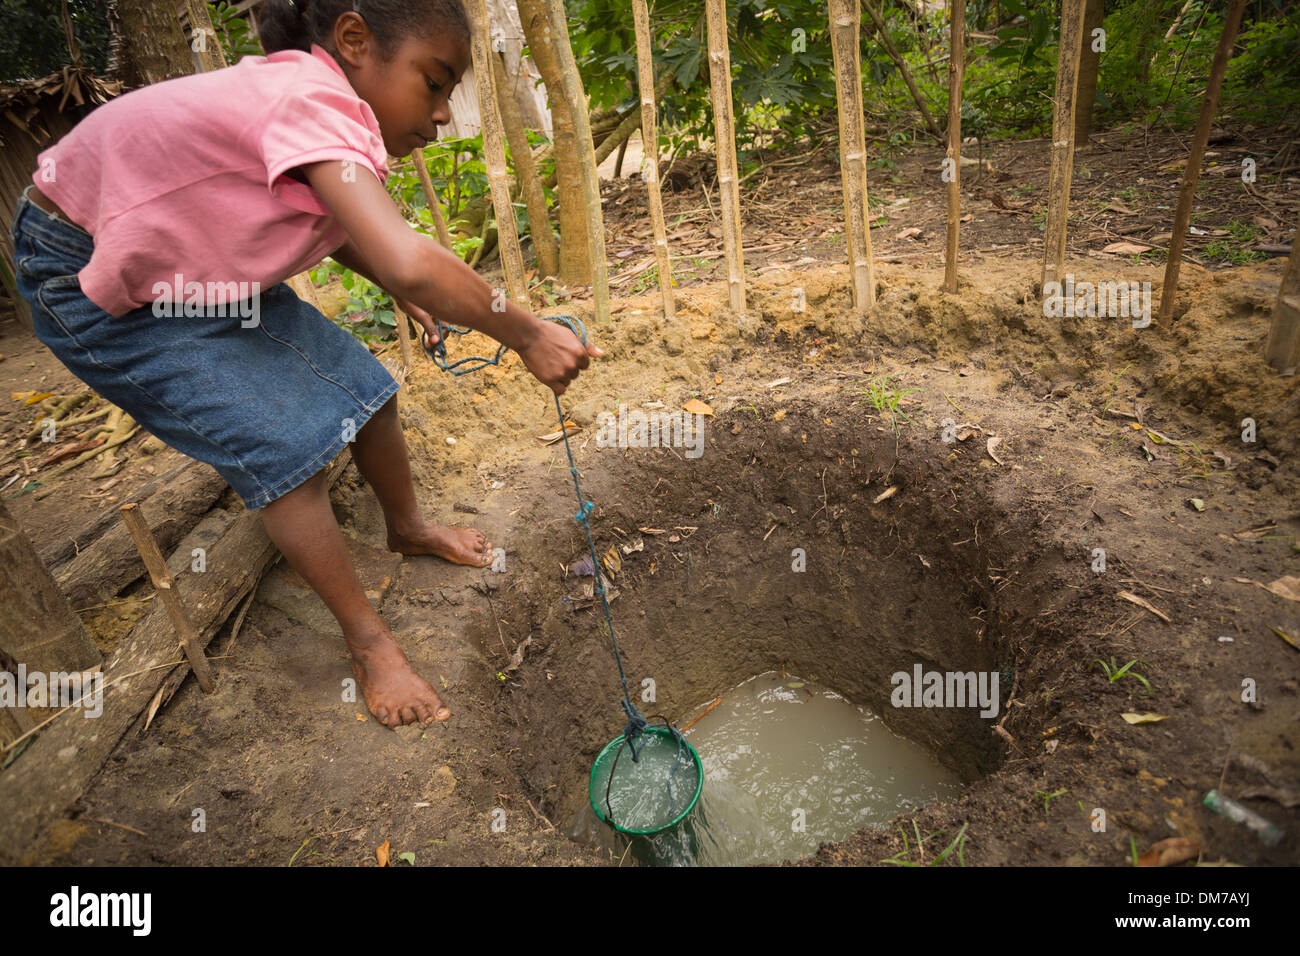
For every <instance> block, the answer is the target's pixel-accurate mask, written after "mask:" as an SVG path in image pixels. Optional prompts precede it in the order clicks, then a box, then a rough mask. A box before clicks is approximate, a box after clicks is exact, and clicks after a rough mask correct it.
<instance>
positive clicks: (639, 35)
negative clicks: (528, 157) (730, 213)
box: [623, 0, 676, 319]
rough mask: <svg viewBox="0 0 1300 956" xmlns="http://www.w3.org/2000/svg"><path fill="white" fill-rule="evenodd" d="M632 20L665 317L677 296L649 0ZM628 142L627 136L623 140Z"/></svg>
mask: <svg viewBox="0 0 1300 956" xmlns="http://www.w3.org/2000/svg"><path fill="white" fill-rule="evenodd" d="M632 20H633V24H634V26H635V27H636V69H637V87H638V90H639V92H640V94H641V146H642V150H643V151H644V153H645V158H644V159H643V160H642V162H643V163H644V167H643V169H644V175H645V183H646V195H647V196H648V198H649V200H650V222H651V225H652V226H653V228H654V233H655V259H656V261H657V262H658V263H659V295H660V296H661V297H662V300H663V305H664V318H666V319H671V318H672V317H673V316H674V315H676V306H675V303H674V297H673V268H672V262H671V260H670V259H669V258H668V229H667V227H666V226H665V225H664V200H663V196H662V195H661V194H660V192H659V126H658V120H657V117H656V115H655V84H654V60H653V58H652V56H651V53H652V52H653V49H654V47H653V46H652V41H651V37H650V11H649V10H648V8H647V7H646V0H632ZM623 142H624V144H626V143H627V140H624V141H623Z"/></svg>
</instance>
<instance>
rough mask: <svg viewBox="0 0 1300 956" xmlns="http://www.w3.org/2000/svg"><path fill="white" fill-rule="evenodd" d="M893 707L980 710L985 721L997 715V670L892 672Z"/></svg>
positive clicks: (916, 668)
mask: <svg viewBox="0 0 1300 956" xmlns="http://www.w3.org/2000/svg"><path fill="white" fill-rule="evenodd" d="M889 682H890V683H891V684H893V685H894V691H893V693H891V694H890V695H889V702H890V703H891V704H893V705H894V706H895V707H979V708H980V716H981V717H984V718H988V717H996V716H997V715H998V706H999V702H998V672H997V671H978V672H976V671H964V672H963V671H922V670H921V665H920V664H915V665H913V667H912V673H910V674H909V673H908V672H907V671H895V672H894V674H893V675H892V676H891V677H890V678H889Z"/></svg>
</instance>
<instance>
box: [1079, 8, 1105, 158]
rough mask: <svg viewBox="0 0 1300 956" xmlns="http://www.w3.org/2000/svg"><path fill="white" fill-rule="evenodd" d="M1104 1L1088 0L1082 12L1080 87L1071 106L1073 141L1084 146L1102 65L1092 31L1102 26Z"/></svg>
mask: <svg viewBox="0 0 1300 956" xmlns="http://www.w3.org/2000/svg"><path fill="white" fill-rule="evenodd" d="M1104 12H1105V0H1088V6H1087V7H1085V8H1084V12H1083V39H1082V40H1081V41H1080V42H1081V44H1082V45H1081V47H1080V51H1079V52H1080V56H1079V89H1078V95H1077V100H1076V102H1075V105H1074V144H1075V147H1076V148H1077V147H1079V146H1083V145H1086V144H1087V142H1088V136H1089V135H1090V134H1091V133H1092V105H1093V102H1094V101H1095V100H1096V98H1097V71H1098V68H1099V67H1100V66H1101V53H1100V51H1097V50H1094V49H1093V48H1092V45H1093V39H1092V31H1093V30H1096V29H1098V28H1099V27H1100V26H1101V21H1102V15H1103V14H1104Z"/></svg>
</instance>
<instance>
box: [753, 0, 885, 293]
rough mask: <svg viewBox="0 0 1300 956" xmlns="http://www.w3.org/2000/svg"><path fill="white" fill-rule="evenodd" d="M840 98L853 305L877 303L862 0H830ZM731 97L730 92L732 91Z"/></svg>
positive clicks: (837, 97) (834, 56)
mask: <svg viewBox="0 0 1300 956" xmlns="http://www.w3.org/2000/svg"><path fill="white" fill-rule="evenodd" d="M827 8H828V11H829V15H830V29H831V52H832V56H833V58H834V62H835V100H836V103H837V105H838V113H839V120H840V183H841V185H842V188H843V191H844V234H845V236H846V237H847V242H846V243H845V245H846V246H847V247H848V252H849V274H850V275H851V276H852V277H853V307H854V308H855V309H858V310H860V311H865V310H866V309H869V308H871V307H872V306H873V305H875V303H876V281H875V275H874V273H873V270H872V265H871V221H870V213H869V212H868V207H867V140H866V130H865V128H864V125H863V120H862V116H863V113H862V57H861V52H860V51H861V34H862V14H861V13H860V12H859V10H858V0H830V2H829V3H828V4H827ZM728 95H730V93H728Z"/></svg>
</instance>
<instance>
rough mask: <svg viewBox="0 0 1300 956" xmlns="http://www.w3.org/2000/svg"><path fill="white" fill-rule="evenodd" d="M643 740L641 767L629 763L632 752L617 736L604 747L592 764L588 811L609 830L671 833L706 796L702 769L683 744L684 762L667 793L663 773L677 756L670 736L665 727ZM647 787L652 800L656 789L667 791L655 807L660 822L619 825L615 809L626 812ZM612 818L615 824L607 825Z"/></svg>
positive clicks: (650, 731)
mask: <svg viewBox="0 0 1300 956" xmlns="http://www.w3.org/2000/svg"><path fill="white" fill-rule="evenodd" d="M642 740H643V741H644V743H643V744H642V745H641V746H642V747H643V748H644V749H643V750H642V751H641V761H640V762H637V761H634V760H633V759H632V751H631V748H630V747H628V746H626V744H625V743H624V741H623V738H622V737H621V736H619V737H615V738H614V739H613V740H611V741H610V742H609V743H608V744H606V745H605V749H603V750H602V751H601V752H600V753H599V754H598V755H597V756H596V760H595V762H594V763H593V764H592V765H591V778H590V780H589V782H588V785H587V793H588V796H589V798H590V800H591V809H592V810H594V811H595V812H596V816H597V817H599V818H600V820H601V822H602V823H608V824H610V825H612V826H613V827H614V829H615V830H617V831H619V832H620V833H629V834H635V835H637V836H651V835H654V834H658V833H663V832H665V831H668V830H671V829H673V828H674V827H676V826H678V825H679V824H680V823H682V821H683V820H685V819H686V818H687V817H688V816H690V814H691V811H692V810H694V809H695V805H696V804H697V803H699V801H700V794H701V793H702V792H703V791H704V765H703V764H702V763H701V762H700V755H699V754H698V753H697V752H696V750H695V748H694V747H692V746H691V745H690V742H689V741H686V740H683V742H682V746H683V748H684V753H683V754H682V761H681V763H680V765H678V769H677V772H676V773H675V774H672V775H671V783H672V788H671V790H669V789H668V785H669V776H670V771H669V770H668V769H667V768H669V767H671V766H672V765H673V764H674V763H675V762H676V752H677V744H676V742H675V741H674V739H673V735H672V732H671V731H670V730H669V729H668V728H667V727H647V728H646V730H645V733H644V735H643V737H642ZM665 748H667V749H665ZM620 750H621V751H622V753H621V754H620ZM670 752H671V753H672V755H673V760H671V761H669V760H668V759H667V757H668V754H669V753H670ZM611 775H612V778H611ZM692 777H693V778H694V779H692ZM650 787H653V788H656V790H655V794H654V795H655V797H656V798H657V797H658V790H659V789H663V790H665V795H664V799H663V801H662V802H660V805H659V806H657V807H655V808H654V809H656V810H659V811H661V812H660V813H659V816H660V817H662V819H633V820H626V819H625V820H623V821H622V822H620V820H619V819H618V817H619V812H618V811H619V809H620V808H622V809H624V810H625V809H626V807H627V805H628V803H629V801H631V802H634V803H635V802H636V800H635V798H636V796H637V794H638V793H640V792H644V791H645V790H646V788H650ZM607 793H608V795H609V801H608V803H607V800H606V797H607ZM656 802H658V801H656ZM611 815H612V816H614V817H615V819H613V820H611V819H610V817H611Z"/></svg>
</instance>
